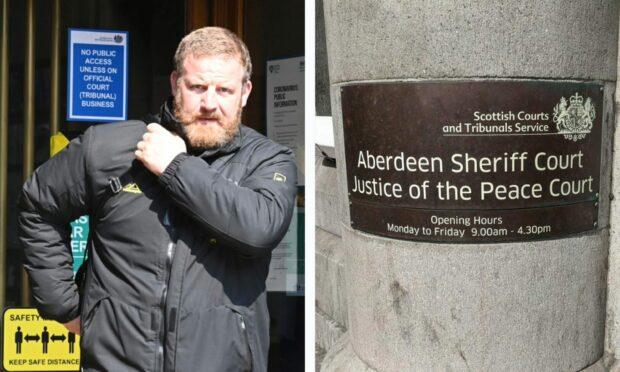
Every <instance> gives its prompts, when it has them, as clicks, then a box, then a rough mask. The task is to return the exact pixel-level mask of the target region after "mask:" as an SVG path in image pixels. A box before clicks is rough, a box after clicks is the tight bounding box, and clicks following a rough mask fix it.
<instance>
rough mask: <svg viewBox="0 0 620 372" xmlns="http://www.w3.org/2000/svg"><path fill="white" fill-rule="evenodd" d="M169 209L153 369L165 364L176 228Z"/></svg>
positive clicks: (162, 367) (160, 368)
mask: <svg viewBox="0 0 620 372" xmlns="http://www.w3.org/2000/svg"><path fill="white" fill-rule="evenodd" d="M169 213H170V210H168V211H166V215H165V217H164V226H165V227H166V228H167V229H168V231H169V233H170V237H171V239H170V241H169V242H168V248H167V250H166V263H165V265H164V279H163V285H162V288H161V295H160V297H159V309H160V311H161V318H160V324H159V331H158V333H159V334H158V340H159V344H158V345H157V351H156V355H157V358H156V361H155V370H156V371H158V370H160V371H163V370H164V367H165V365H166V363H165V360H164V358H165V353H164V347H165V344H166V303H167V299H168V280H169V279H170V270H171V269H172V259H173V258H174V253H175V251H176V244H175V243H174V240H176V230H175V229H174V227H173V226H172V223H171V222H170V216H169Z"/></svg>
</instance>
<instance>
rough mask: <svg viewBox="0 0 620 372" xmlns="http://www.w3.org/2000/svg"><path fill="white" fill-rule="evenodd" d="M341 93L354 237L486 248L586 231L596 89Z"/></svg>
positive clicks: (449, 85) (504, 86)
mask: <svg viewBox="0 0 620 372" xmlns="http://www.w3.org/2000/svg"><path fill="white" fill-rule="evenodd" d="M341 94H342V113H343V128H344V142H345V156H346V163H347V183H348V192H349V200H350V212H351V223H352V227H353V228H356V229H359V230H362V231H366V232H369V233H373V234H378V235H383V236H388V237H393V238H398V239H408V240H420V241H436V242H495V241H521V240H532V239H545V238H551V237H558V236H563V235H567V234H573V233H579V232H584V231H588V230H592V229H594V228H595V227H596V225H597V216H598V199H599V194H598V193H599V184H600V163H601V127H602V124H601V123H602V113H603V88H602V85H600V84H595V83H565V82H562V83H560V82H512V81H511V82H508V81H495V82H401V83H373V84H356V85H347V86H345V87H343V88H342V90H341Z"/></svg>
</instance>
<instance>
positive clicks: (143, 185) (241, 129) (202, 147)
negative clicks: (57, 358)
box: [19, 27, 296, 372]
mask: <svg viewBox="0 0 620 372" xmlns="http://www.w3.org/2000/svg"><path fill="white" fill-rule="evenodd" d="M174 60H175V71H174V72H172V74H171V76H170V83H171V87H172V93H173V97H171V98H170V99H168V100H167V101H166V103H164V105H163V106H162V109H161V112H160V116H159V118H158V123H150V124H148V125H146V123H144V122H142V121H126V122H119V123H112V124H103V125H97V126H93V127H91V128H89V129H88V130H87V131H86V132H85V133H84V135H83V136H81V137H79V138H77V139H75V140H73V141H72V142H71V144H70V145H69V146H68V147H67V148H66V149H65V150H63V151H62V152H61V153H59V154H58V155H56V156H55V157H54V158H52V159H50V160H49V161H48V162H46V163H45V164H43V165H42V166H41V167H39V168H38V169H37V170H36V171H35V172H34V174H33V175H32V177H31V178H30V179H29V180H28V181H27V182H26V184H25V185H24V189H23V193H22V196H21V198H20V202H19V208H20V213H19V224H20V240H21V243H22V246H23V249H24V252H25V255H24V256H25V263H24V266H25V268H26V270H27V272H28V274H29V276H30V283H31V287H32V293H33V295H34V298H35V300H36V303H37V307H38V309H39V313H40V314H41V315H42V316H43V317H44V318H47V319H54V320H57V321H59V322H61V323H63V324H65V326H66V327H67V328H68V330H69V331H71V332H74V333H76V334H80V333H81V340H80V341H81V342H80V345H81V357H82V359H81V364H82V368H83V371H214V372H216V371H217V372H220V371H266V369H267V353H268V346H269V314H268V311H267V304H266V293H265V279H266V277H267V274H268V269H269V261H270V258H271V250H272V249H273V248H274V247H275V246H276V245H277V244H278V243H279V241H280V240H281V239H282V237H283V236H284V234H285V233H286V230H287V228H288V225H289V222H290V219H291V215H292V212H293V204H294V201H295V195H296V168H295V164H294V160H293V158H292V153H291V151H290V150H289V149H287V148H284V147H282V146H280V145H277V144H275V143H274V142H272V141H270V140H268V139H267V138H265V137H264V136H262V135H260V134H258V133H257V132H255V131H254V130H252V129H249V128H247V127H245V126H243V125H241V124H240V119H241V112H242V108H243V107H244V106H245V104H246V102H247V99H248V96H249V95H250V92H251V90H252V83H251V82H250V75H251V72H252V64H251V61H250V56H249V53H248V50H247V47H246V46H245V44H244V43H243V42H242V41H241V40H240V39H239V38H238V37H237V36H236V35H234V34H233V33H231V32H230V31H228V30H225V29H222V28H216V27H207V28H202V29H199V30H196V31H194V32H192V33H190V34H189V35H187V36H186V37H185V38H184V39H183V40H182V41H181V43H180V44H179V47H178V49H177V52H176V54H175V58H174ZM84 214H88V215H90V217H91V218H90V235H89V243H88V256H89V259H88V266H87V270H86V275H85V280H84V282H83V283H82V284H81V287H83V292H82V294H81V295H80V294H79V293H80V292H79V291H78V286H77V285H76V284H75V282H74V280H73V273H72V257H71V248H70V245H69V241H70V226H69V223H70V222H71V221H72V220H74V219H76V218H77V217H79V216H81V215H84Z"/></svg>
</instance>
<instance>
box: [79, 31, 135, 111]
mask: <svg viewBox="0 0 620 372" xmlns="http://www.w3.org/2000/svg"><path fill="white" fill-rule="evenodd" d="M127 38H128V33H127V31H106V30H77V29H69V66H68V68H69V71H68V73H67V76H68V85H69V86H68V89H67V96H68V97H67V102H68V110H67V120H70V121H115V120H126V119H127V74H128V71H127V68H128V66H127V58H128V57H127V41H128V40H127Z"/></svg>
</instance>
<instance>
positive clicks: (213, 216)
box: [159, 145, 297, 257]
mask: <svg viewBox="0 0 620 372" xmlns="http://www.w3.org/2000/svg"><path fill="white" fill-rule="evenodd" d="M272 146H273V145H272ZM274 147H275V146H274ZM277 148H278V149H279V151H272V152H270V153H269V155H267V156H265V155H264V154H263V156H264V159H261V160H260V161H258V165H257V166H254V167H253V169H252V170H250V173H249V174H248V175H247V176H246V177H245V178H244V179H242V180H241V182H239V184H238V185H237V184H235V183H233V182H232V181H229V180H227V179H226V178H225V177H223V176H222V175H221V174H220V173H218V171H216V170H215V169H213V168H212V167H211V166H210V165H209V164H208V163H207V162H206V161H204V160H203V159H201V158H199V157H194V156H189V155H187V154H179V155H178V156H177V157H176V158H175V159H174V160H173V161H172V163H171V164H170V165H169V166H168V167H167V168H166V170H165V171H164V173H162V175H161V176H160V178H159V180H160V183H161V184H162V185H163V186H164V188H165V190H166V191H167V193H168V195H169V196H170V197H171V198H172V200H173V202H174V203H175V204H176V205H177V206H178V207H180V208H181V210H183V211H184V213H186V214H187V215H189V216H190V217H191V218H192V219H193V220H195V221H197V222H198V223H200V224H201V225H203V226H204V227H205V228H206V229H207V230H208V231H209V233H211V234H213V235H214V237H216V238H217V240H218V241H219V243H220V244H218V245H219V246H224V247H227V248H229V247H230V248H232V249H234V250H235V251H236V252H238V253H240V254H241V255H243V256H250V257H258V256H262V255H265V254H268V253H269V252H271V250H272V249H273V248H274V247H275V246H277V245H278V243H280V240H282V238H283V237H284V234H285V233H286V231H287V229H288V227H289V223H290V221H291V217H292V214H293V207H294V203H295V198H296V194H297V185H296V183H297V170H296V166H295V162H294V159H293V157H292V155H291V153H290V150H288V149H285V148H283V147H279V146H278V147H277ZM257 152H260V151H255V153H257ZM255 156H259V155H258V154H257V155H255ZM255 160H256V159H252V161H251V162H252V163H254V162H255ZM282 176H283V177H282Z"/></svg>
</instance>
